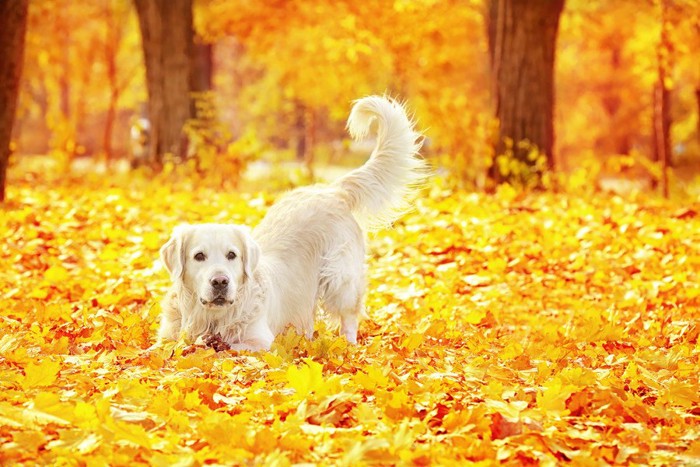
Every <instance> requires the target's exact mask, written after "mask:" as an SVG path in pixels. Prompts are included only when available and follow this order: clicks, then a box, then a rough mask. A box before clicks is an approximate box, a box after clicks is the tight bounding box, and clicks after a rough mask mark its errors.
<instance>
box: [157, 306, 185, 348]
mask: <svg viewBox="0 0 700 467" xmlns="http://www.w3.org/2000/svg"><path fill="white" fill-rule="evenodd" d="M173 300H174V299H172V298H171V297H168V299H167V300H166V301H165V302H164V303H163V304H162V308H163V313H162V314H161V317H160V329H158V341H159V342H162V341H163V340H177V339H178V337H179V336H180V329H181V328H182V314H181V313H180V310H178V309H177V306H175V304H174V303H172V301H173Z"/></svg>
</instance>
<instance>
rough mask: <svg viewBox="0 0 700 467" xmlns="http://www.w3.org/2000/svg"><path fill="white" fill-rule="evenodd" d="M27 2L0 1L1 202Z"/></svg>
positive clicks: (16, 95) (19, 69)
mask: <svg viewBox="0 0 700 467" xmlns="http://www.w3.org/2000/svg"><path fill="white" fill-rule="evenodd" d="M28 8H29V0H9V1H0V202H2V201H4V200H5V185H6V182H7V166H8V163H9V160H10V139H11V138H12V125H13V123H14V120H15V111H16V110H17V97H18V94H19V80H20V77H21V76H22V64H23V63H22V62H23V60H24V42H25V36H26V32H27V15H28Z"/></svg>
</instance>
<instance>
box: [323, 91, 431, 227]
mask: <svg viewBox="0 0 700 467" xmlns="http://www.w3.org/2000/svg"><path fill="white" fill-rule="evenodd" d="M374 121H376V122H377V146H376V147H375V148H374V151H373V152H372V155H371V156H370V158H369V160H368V161H367V162H366V163H365V164H364V165H363V166H362V167H360V168H358V169H355V170H353V171H352V172H350V173H349V174H347V175H345V176H344V177H342V178H340V179H339V180H337V181H336V182H335V185H336V186H338V187H339V188H340V189H341V192H342V193H343V195H344V196H345V198H346V200H347V202H348V204H349V205H350V209H351V210H352V212H353V214H354V215H355V217H356V218H357V219H358V221H359V222H360V223H362V224H363V225H365V227H367V228H377V227H381V226H385V225H387V224H391V223H392V222H393V221H395V220H396V219H397V218H398V217H399V216H400V215H401V214H403V213H404V212H405V211H407V210H408V209H409V208H410V203H411V201H412V199H413V197H414V194H415V191H416V190H417V189H418V188H420V186H421V185H422V183H423V181H424V180H425V178H426V176H427V167H426V164H425V162H424V161H423V159H421V158H420V156H419V154H418V151H419V150H420V148H421V145H422V138H421V135H420V134H418V133H416V131H415V130H414V128H413V122H412V121H411V120H410V119H409V118H408V116H407V115H406V110H405V109H404V107H403V106H402V105H401V104H400V103H399V102H397V101H396V100H393V99H387V98H384V97H379V96H370V97H365V98H363V99H359V100H358V101H356V102H355V105H354V106H353V108H352V111H351V112H350V117H349V118H348V125H347V127H348V131H349V132H350V136H352V137H353V138H354V139H355V140H361V139H363V138H364V137H365V136H367V134H368V133H369V132H370V128H371V127H372V123H373V122H374Z"/></svg>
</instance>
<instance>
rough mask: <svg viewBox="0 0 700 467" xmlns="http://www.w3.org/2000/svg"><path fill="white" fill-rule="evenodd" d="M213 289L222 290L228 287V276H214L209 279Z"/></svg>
mask: <svg viewBox="0 0 700 467" xmlns="http://www.w3.org/2000/svg"><path fill="white" fill-rule="evenodd" d="M209 283H210V284H211V286H212V288H213V289H214V290H223V289H225V288H226V287H228V277H226V276H214V277H212V278H211V280H210V281H209Z"/></svg>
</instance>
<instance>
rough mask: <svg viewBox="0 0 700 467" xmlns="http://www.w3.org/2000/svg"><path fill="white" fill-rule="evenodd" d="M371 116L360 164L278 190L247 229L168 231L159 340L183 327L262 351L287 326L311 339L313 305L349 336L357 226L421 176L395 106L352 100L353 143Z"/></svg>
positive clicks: (383, 212)
mask: <svg viewBox="0 0 700 467" xmlns="http://www.w3.org/2000/svg"><path fill="white" fill-rule="evenodd" d="M375 121H376V131H377V133H378V138H377V146H376V148H375V149H374V151H373V153H372V155H371V156H370V159H369V160H368V161H367V163H365V164H364V165H363V166H362V167H360V168H358V169H355V170H354V171H352V172H350V173H348V174H347V175H345V176H344V177H342V178H340V179H339V180H337V181H336V182H334V183H332V184H330V185H314V186H309V187H303V188H298V189H296V190H294V191H292V192H290V193H288V194H286V195H285V196H283V197H282V198H281V199H280V200H279V201H278V202H277V203H276V204H275V205H274V206H272V208H270V210H269V212H268V213H267V215H266V216H265V218H264V219H263V220H262V222H261V223H260V225H258V226H257V228H255V230H253V231H252V232H250V231H249V230H248V229H246V228H244V227H240V226H236V225H227V224H201V225H183V226H179V227H177V228H176V229H175V231H174V232H173V235H172V238H170V240H169V241H168V242H167V243H166V244H165V245H164V246H163V247H162V248H161V258H162V261H163V263H164V264H165V267H166V268H167V270H168V271H169V272H170V275H171V278H172V281H173V284H172V287H171V289H170V291H169V292H168V294H167V296H166V298H165V300H164V301H163V304H162V308H163V314H162V319H161V326H160V332H159V338H160V339H177V338H178V336H179V335H180V334H181V333H183V332H184V333H185V334H186V335H187V337H188V338H189V339H191V340H195V339H197V338H200V337H201V338H202V339H203V340H204V341H205V342H206V343H207V344H209V345H211V346H212V347H214V348H216V349H217V350H220V349H225V348H231V349H236V350H267V349H269V348H270V345H271V344H272V341H273V340H274V338H275V336H276V335H277V334H278V333H280V332H281V331H282V330H283V329H284V328H285V327H286V326H288V325H293V326H294V327H295V328H296V329H297V330H298V331H299V332H301V333H304V334H305V335H306V336H307V337H311V336H312V335H313V327H314V318H315V314H316V309H317V306H320V307H321V308H322V309H323V310H324V311H326V312H327V313H328V314H330V316H332V317H336V318H339V320H340V325H341V332H342V334H343V335H344V336H345V338H346V339H347V340H348V341H349V342H351V343H355V342H356V340H357V328H358V318H359V317H360V316H361V315H362V314H363V311H364V310H363V296H364V292H365V278H364V261H365V241H364V240H365V238H364V234H363V231H362V229H361V227H360V224H359V222H362V223H363V225H367V226H369V225H374V226H377V225H380V224H386V223H390V222H392V221H393V220H395V219H396V218H397V217H398V216H399V215H400V214H401V213H402V212H403V211H405V210H406V208H407V207H408V203H409V201H410V199H411V197H412V195H413V192H414V191H415V188H417V187H418V186H419V185H420V184H421V182H422V181H423V179H424V177H425V163H424V161H423V160H422V159H421V158H420V157H419V155H418V151H419V149H420V146H421V141H420V135H419V134H418V133H416V132H415V130H414V128H413V123H412V122H411V120H410V119H409V118H408V117H407V115H406V112H405V110H404V108H403V107H402V105H401V104H399V103H398V102H397V101H395V100H389V99H387V98H383V97H378V96H371V97H366V98H364V99H360V100H358V101H357V102H356V103H355V105H354V107H353V108H352V111H351V113H350V117H349V119H348V130H349V132H350V134H351V135H352V136H353V137H354V138H355V139H361V138H363V137H365V136H366V135H367V134H368V133H369V131H370V127H372V125H373V122H375ZM373 128H374V127H373Z"/></svg>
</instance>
